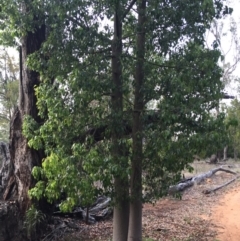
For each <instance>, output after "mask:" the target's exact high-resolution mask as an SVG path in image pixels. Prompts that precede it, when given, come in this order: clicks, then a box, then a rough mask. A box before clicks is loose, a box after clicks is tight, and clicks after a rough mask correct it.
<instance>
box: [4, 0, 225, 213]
mask: <svg viewBox="0 0 240 241" xmlns="http://www.w3.org/2000/svg"><path fill="white" fill-rule="evenodd" d="M7 2H10V0H8V1H7ZM15 2H17V3H19V2H18V1H15ZM130 2H131V1H128V0H124V1H115V0H107V1H102V2H99V1H95V0H93V1H85V0H84V1H83V0H73V1H60V2H59V1H45V2H44V4H42V5H40V7H39V6H38V5H37V4H38V3H39V1H37V0H36V1H32V2H31V3H32V4H30V3H29V14H28V15H27V16H23V17H22V18H21V19H19V13H17V15H16V16H15V17H14V16H12V19H8V21H10V22H14V23H15V26H16V24H17V26H19V25H18V24H19V23H20V26H21V28H20V30H19V31H18V33H17V34H18V35H19V36H21V34H24V33H26V32H27V31H34V29H32V26H35V25H36V23H39V24H42V23H43V22H44V23H45V24H46V26H47V29H48V32H47V40H46V41H45V42H44V44H43V45H42V47H41V49H40V50H39V51H37V52H35V53H33V54H32V55H31V56H29V58H28V67H30V68H31V69H33V70H35V71H38V72H39V73H40V74H41V80H42V84H41V85H40V86H39V87H37V88H36V96H37V105H38V108H39V115H40V117H41V118H42V119H44V120H45V122H44V123H43V124H42V125H40V126H38V125H37V124H36V122H35V121H34V120H32V119H31V118H29V117H25V123H24V126H23V132H24V135H25V136H26V137H27V138H28V141H29V145H30V146H31V147H34V148H36V149H40V148H42V149H44V150H45V153H46V156H47V157H46V158H45V160H44V161H43V164H42V167H38V168H34V169H33V175H34V177H35V178H36V179H37V180H38V181H39V182H38V183H37V184H36V186H35V187H34V188H33V189H32V190H30V192H29V194H30V196H31V197H34V198H37V199H40V198H41V196H44V197H46V198H47V199H48V200H49V201H50V202H53V201H54V200H57V199H60V196H61V194H64V196H65V197H66V199H65V200H63V201H62V203H61V206H60V207H61V209H62V210H64V211H67V210H70V209H71V208H72V207H73V206H74V205H76V204H77V203H79V202H82V203H83V204H84V205H88V204H90V203H91V202H92V200H93V199H94V197H95V196H96V195H98V194H100V193H107V194H108V195H109V194H110V195H112V196H113V197H114V194H115V190H114V185H113V179H114V178H116V177H120V178H122V179H124V178H128V177H129V173H130V172H131V168H132V167H131V165H130V163H131V160H132V156H133V155H132V153H133V150H132V136H131V135H130V134H129V132H130V131H129V130H132V129H133V124H132V123H133V118H132V116H133V113H134V112H137V111H139V110H134V107H133V96H134V94H135V90H136V81H135V74H136V73H135V66H136V63H137V60H138V59H137V58H138V56H139V53H138V52H137V50H136V42H137V41H136V36H137V35H138V34H139V31H138V28H137V21H138V20H137V14H136V13H135V10H133V9H130V11H126V10H127V7H126V6H129V5H130ZM137 3H138V1H137ZM14 7H15V8H17V7H18V6H16V5H14ZM135 7H136V6H135V5H134V8H135ZM4 8H5V10H4V11H5V13H8V14H9V11H10V8H9V6H7V4H6V5H4ZM146 11H147V13H146V18H147V21H146V26H145V31H146V39H145V46H146V49H145V52H146V53H145V58H144V60H143V61H144V83H143V87H142V88H141V90H140V92H142V96H143V102H144V105H145V106H144V111H142V112H141V121H142V122H143V132H142V133H139V135H140V136H143V140H142V141H143V143H144V145H143V146H144V160H143V169H144V174H146V178H145V179H144V186H145V187H146V189H145V190H144V191H145V194H146V195H145V197H146V201H147V200H153V199H154V198H156V197H159V196H162V195H164V194H166V191H167V188H168V187H169V185H171V184H172V183H174V182H176V180H178V179H179V178H180V172H181V170H183V169H184V168H186V167H187V168H190V166H189V162H191V161H192V160H193V158H192V155H193V154H196V153H198V152H199V151H201V149H202V148H206V147H207V146H209V145H210V144H211V146H213V145H214V144H215V143H216V142H215V141H214V142H213V143H212V141H213V140H215V138H217V136H216V135H217V133H219V132H221V130H222V128H224V127H223V125H222V123H223V122H222V116H219V117H218V118H213V117H211V115H210V111H211V110H213V109H214V108H216V107H217V105H218V101H219V99H220V98H221V96H222V94H221V92H222V88H223V86H222V83H221V81H220V78H221V74H222V71H221V69H220V68H219V66H218V64H217V62H218V59H219V57H220V54H219V52H218V51H217V50H216V49H215V50H208V49H206V48H205V47H204V46H205V45H204V33H205V31H206V29H207V28H209V27H210V23H211V21H212V19H213V18H214V17H216V18H219V17H221V16H223V15H224V14H227V13H228V12H229V11H230V10H229V9H228V8H227V9H226V8H225V6H224V4H223V1H220V0H215V1H211V0H201V1H191V0H188V1H171V3H170V2H167V1H148V4H147V10H146ZM116 13H118V14H119V15H120V17H122V18H124V19H123V21H122V24H123V36H124V37H123V38H124V39H123V40H122V50H123V52H122V53H121V54H120V56H119V58H120V63H119V65H120V64H121V68H122V75H121V76H120V79H121V81H122V82H121V89H120V90H119V91H120V93H121V94H123V97H124V100H123V110H124V111H123V113H122V110H121V107H119V109H118V111H113V110H115V109H114V107H113V101H112V100H113V99H114V98H115V96H113V92H114V91H115V89H116V86H115V85H114V84H113V76H114V75H115V74H116V73H115V72H113V71H112V66H111V61H112V58H115V57H116V56H113V53H112V47H113V45H114V44H115V43H113V41H112V39H113V33H114V29H113V19H114V18H115V17H116ZM125 13H126V14H125ZM36 16H38V17H36ZM43 16H44V17H43ZM114 16H115V17H114ZM5 17H6V15H5ZM103 20H106V21H103ZM18 21H19V22H18ZM32 22H34V25H32ZM6 23H8V22H7V21H6ZM11 26H12V25H11ZM13 29H14V28H13ZM119 41H121V40H119ZM151 103H156V108H155V109H154V110H150V109H148V106H149V105H150V104H151ZM113 133H117V134H119V133H120V134H119V135H118V136H121V138H119V140H117V143H114V142H113ZM116 145H117V146H118V148H119V149H120V150H121V153H122V154H121V155H118V156H116V155H115V156H114V150H115V149H114V148H115V147H116ZM116 160H117V161H116ZM96 183H98V185H97V184H96Z"/></svg>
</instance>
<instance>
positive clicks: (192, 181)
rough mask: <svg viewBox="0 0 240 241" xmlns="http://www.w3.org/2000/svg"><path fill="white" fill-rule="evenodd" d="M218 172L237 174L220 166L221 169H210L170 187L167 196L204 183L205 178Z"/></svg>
mask: <svg viewBox="0 0 240 241" xmlns="http://www.w3.org/2000/svg"><path fill="white" fill-rule="evenodd" d="M219 171H223V172H227V173H231V174H234V175H236V174H237V173H236V172H233V171H231V170H228V169H225V168H223V167H222V166H221V167H217V168H214V169H212V170H210V171H208V172H206V173H203V174H199V175H197V176H195V177H192V178H188V179H186V180H183V181H181V182H179V183H178V184H177V185H174V186H170V188H169V191H168V193H169V194H175V193H177V192H181V191H184V190H185V189H187V188H189V187H191V186H193V185H194V184H199V183H200V182H202V181H204V180H205V179H206V178H209V177H211V176H212V175H214V174H215V173H216V172H219Z"/></svg>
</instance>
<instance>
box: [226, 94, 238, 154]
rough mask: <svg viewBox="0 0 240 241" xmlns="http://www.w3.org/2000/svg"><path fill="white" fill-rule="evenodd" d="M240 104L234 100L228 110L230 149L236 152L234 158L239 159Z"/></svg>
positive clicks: (227, 125) (227, 123)
mask: <svg viewBox="0 0 240 241" xmlns="http://www.w3.org/2000/svg"><path fill="white" fill-rule="evenodd" d="M239 120H240V102H239V101H238V100H237V99H234V100H233V101H232V102H231V106H230V107H228V108H227V118H226V122H225V123H226V127H227V131H228V136H229V141H230V142H229V143H228V144H229V147H230V149H231V148H232V149H233V151H234V158H237V156H238V153H239V151H240V125H239Z"/></svg>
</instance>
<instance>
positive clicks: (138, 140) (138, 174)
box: [128, 0, 146, 241]
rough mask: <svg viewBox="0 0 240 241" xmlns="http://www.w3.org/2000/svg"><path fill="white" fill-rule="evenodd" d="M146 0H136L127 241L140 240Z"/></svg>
mask: <svg viewBox="0 0 240 241" xmlns="http://www.w3.org/2000/svg"><path fill="white" fill-rule="evenodd" d="M145 22H146V0H139V1H138V24H137V31H138V32H137V49H136V53H137V63H136V72H135V88H134V110H133V131H132V138H133V145H132V151H133V157H132V163H131V203H130V216H129V228H128V241H141V240H142V159H143V145H142V130H143V124H142V112H143V108H144V101H143V85H144V55H145Z"/></svg>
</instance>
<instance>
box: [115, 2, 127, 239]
mask: <svg viewBox="0 0 240 241" xmlns="http://www.w3.org/2000/svg"><path fill="white" fill-rule="evenodd" d="M121 55H122V20H121V13H120V4H119V2H118V4H116V10H115V15H114V38H113V41H112V81H113V89H112V121H113V124H112V143H113V148H112V156H113V158H114V161H115V162H116V164H117V165H120V162H122V160H121V159H122V156H123V155H124V154H125V152H124V147H123V146H122V145H121V144H120V143H119V140H121V138H122V136H123V130H122V120H123V93H122V64H121ZM114 189H115V207H114V213H113V241H125V240H127V235H128V220H129V202H128V195H129V193H128V177H127V176H126V177H124V175H118V174H115V175H114Z"/></svg>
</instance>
